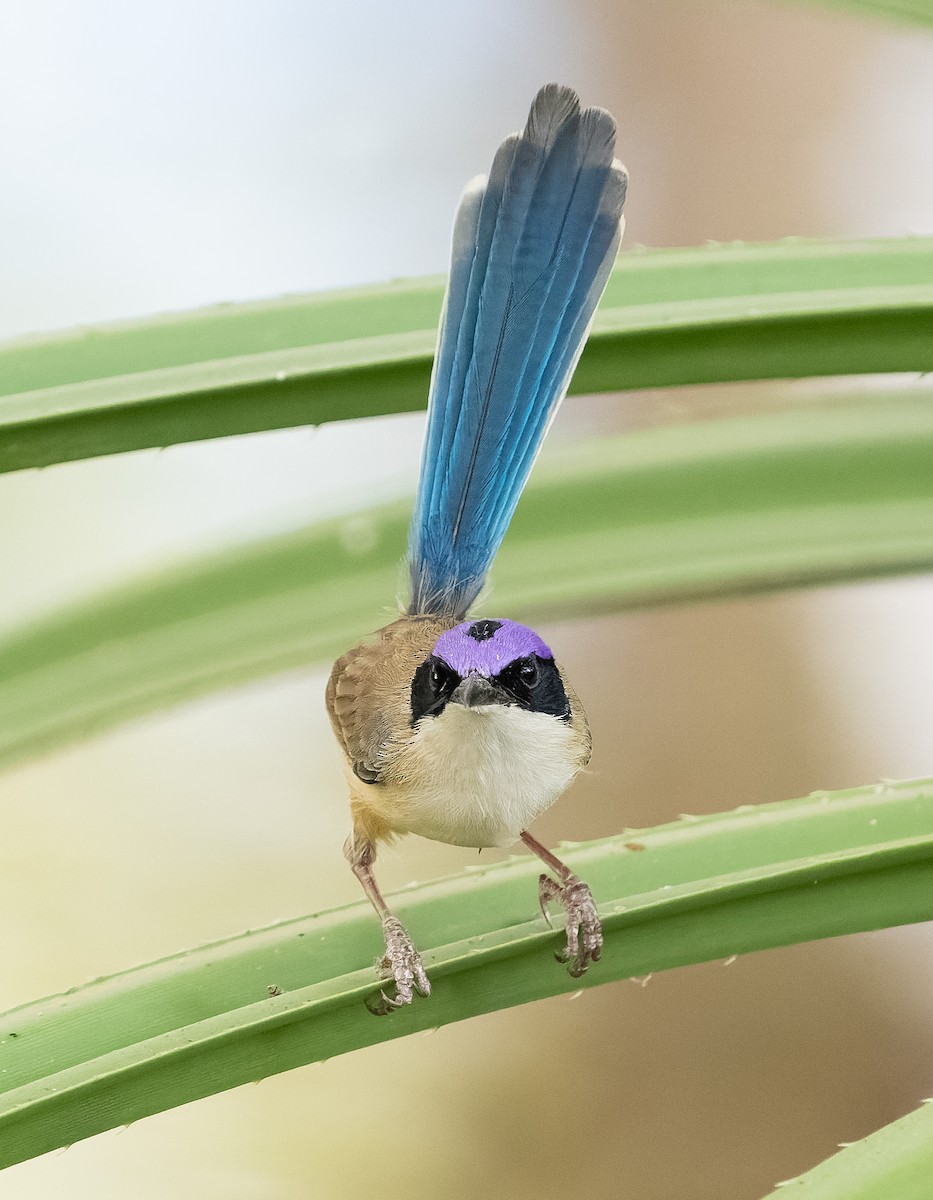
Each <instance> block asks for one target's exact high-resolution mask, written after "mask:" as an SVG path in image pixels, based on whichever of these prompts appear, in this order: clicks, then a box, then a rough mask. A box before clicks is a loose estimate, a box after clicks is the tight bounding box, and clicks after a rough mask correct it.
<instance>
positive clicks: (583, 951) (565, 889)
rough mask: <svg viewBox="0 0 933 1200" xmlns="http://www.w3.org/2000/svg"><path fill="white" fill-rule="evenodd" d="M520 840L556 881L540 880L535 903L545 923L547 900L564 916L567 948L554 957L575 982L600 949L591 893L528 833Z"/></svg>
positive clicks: (598, 954)
mask: <svg viewBox="0 0 933 1200" xmlns="http://www.w3.org/2000/svg"><path fill="white" fill-rule="evenodd" d="M521 839H522V841H523V842H524V843H525V845H526V846H527V847H528V849H529V850H532V851H534V853H535V854H537V856H538V858H540V859H541V861H542V862H543V863H544V864H545V866H546V867H547V868H548V869H549V870H550V871H553V872H554V874H555V875H556V876H557V879H556V881H555V880H554V879H552V878H551V877H550V875H542V876H541V877H540V879H539V880H538V901H539V903H540V904H541V911H542V912H543V913H544V918H545V920H546V921H547V922H548V924H550V923H551V918H550V917H549V916H548V911H547V906H548V902H549V901H551V900H556V901H557V903H558V904H560V905H561V907H562V908H563V910H564V912H565V913H566V914H567V946H566V948H565V949H564V950H559V951H558V952H557V954H556V956H555V957H556V958H557V961H558V962H563V963H567V969H568V971H569V972H570V974H571V975H572V976H573V977H574V979H577V978H579V977H580V976H581V975H582V974H583V973H584V971H585V970H586V969H587V967H588V966H589V965H590V963H591V962H599V958H600V955H601V954H602V950H603V931H602V926H601V925H600V923H599V914H598V913H597V911H596V904H595V903H594V901H593V894H592V892H591V891H590V889H589V885H588V884H585V883H584V882H583V880H582V879H580V878H579V876H577V875H575V874H574V873H573V871H571V869H570V868H569V867H568V866H567V864H566V863H562V862H561V861H560V859H559V858H558V857H557V855H556V854H552V853H551V852H550V850H548V848H547V846H542V845H541V843H540V842H539V841H538V839H537V838H533V837H532V836H531V834H530V833H529V832H528V831H527V830H524V831H523V832H522V834H521Z"/></svg>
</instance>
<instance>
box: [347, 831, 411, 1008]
mask: <svg viewBox="0 0 933 1200" xmlns="http://www.w3.org/2000/svg"><path fill="white" fill-rule="evenodd" d="M343 852H344V854H345V855H346V858H347V862H348V863H349V864H350V870H351V871H352V872H353V874H354V875H355V876H356V877H357V879H358V880H359V881H360V884H361V885H362V888H363V891H364V892H365V893H366V895H367V896H368V897H369V901H370V903H371V904H372V906H373V908H374V909H375V910H376V912H377V913H378V915H379V918H380V920H381V921H382V932H383V933H384V934H385V939H386V952H385V954H384V955H383V956H382V958H380V959H377V960H376V970H377V971H378V972H379V974H380V975H381V976H382V978H383V979H386V980H391V981H392V982H393V983H394V984H395V995H394V996H388V995H386V993H385V992H384V991H380V993H379V995H378V996H373V997H372V998H371V999H369V1000H367V1001H366V1007H367V1008H368V1009H369V1011H370V1012H372V1013H375V1014H376V1016H378V1017H383V1016H385V1015H386V1013H389V1012H391V1011H392V1009H393V1008H400V1007H401V1006H402V1005H403V1004H411V1001H412V995H413V989H416V990H417V991H418V993H419V994H420V995H422V996H430V994H431V984H430V983H429V981H428V977H427V975H426V974H425V970H424V965H423V963H422V962H421V955H420V954H419V953H418V951H417V950H416V949H415V947H414V945H413V944H412V940H411V938H410V937H409V936H408V931H407V930H406V929H405V927H404V925H402V922H401V921H400V920H399V919H398V917H396V916H394V915H393V914H392V912H391V910H390V908H389V906H388V905H387V904H386V902H385V900H384V899H383V898H382V892H380V891H379V885H378V884H377V883H376V877H375V875H374V874H373V863H374V862H375V859H376V847H375V846H374V845H373V843H372V842H370V841H366V840H363V839H355V838H353V837H352V836H351V837H349V838H347V842H346V845H345V846H344V848H343Z"/></svg>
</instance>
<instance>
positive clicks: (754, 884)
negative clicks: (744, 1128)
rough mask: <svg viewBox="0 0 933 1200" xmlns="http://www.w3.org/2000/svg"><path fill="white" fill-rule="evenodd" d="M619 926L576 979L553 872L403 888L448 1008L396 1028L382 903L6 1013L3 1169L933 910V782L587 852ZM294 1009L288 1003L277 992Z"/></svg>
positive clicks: (636, 836)
mask: <svg viewBox="0 0 933 1200" xmlns="http://www.w3.org/2000/svg"><path fill="white" fill-rule="evenodd" d="M565 858H566V860H567V861H568V862H569V863H570V864H571V866H572V867H573V868H574V870H576V871H578V872H579V873H580V874H581V876H582V877H583V878H585V879H586V880H588V882H589V883H590V885H591V887H592V889H593V893H594V896H595V898H596V900H597V903H598V905H599V908H600V912H601V914H602V917H603V922H604V932H605V935H606V944H605V949H604V954H603V959H602V961H601V962H600V963H599V964H598V965H596V966H594V967H593V968H592V969H591V970H590V972H589V973H588V975H587V976H585V977H584V978H583V979H581V980H573V979H571V978H570V976H569V975H568V974H567V973H566V971H565V970H563V969H562V968H561V967H559V966H558V965H557V964H556V963H555V962H554V961H553V959H552V951H554V950H555V949H557V948H559V946H560V943H561V935H560V933H559V932H555V931H552V930H549V929H548V928H547V926H546V925H545V923H544V921H543V920H542V919H541V917H540V916H536V915H535V908H536V891H537V888H536V879H537V875H538V871H539V864H538V863H537V860H533V859H529V858H523V859H515V860H512V861H510V862H508V863H500V864H497V865H492V866H489V867H485V868H481V869H478V870H473V871H469V872H465V873H464V874H462V875H459V876H457V877H455V878H451V879H446V880H442V881H440V882H436V883H431V884H427V885H423V886H420V887H414V888H411V889H408V890H406V891H405V892H404V893H402V894H400V895H399V896H398V897H397V898H396V901H395V906H396V909H397V911H398V913H399V915H400V916H401V917H402V919H403V920H404V921H405V922H406V924H407V925H408V927H409V929H410V931H411V933H412V936H413V938H414V939H415V942H416V943H417V945H418V946H419V947H420V949H421V950H422V953H423V955H424V958H425V962H426V965H427V967H428V970H429V973H430V975H431V979H432V985H433V989H434V990H433V994H432V996H431V997H430V999H427V1000H416V1002H415V1003H414V1004H413V1005H412V1006H411V1007H410V1008H408V1009H405V1010H399V1011H398V1012H395V1013H393V1014H391V1015H390V1016H389V1017H385V1018H377V1017H373V1016H372V1015H371V1014H370V1013H369V1012H368V1011H367V1010H366V1008H365V1007H364V1004H363V1000H364V998H365V997H366V996H367V995H370V994H372V993H373V991H374V976H373V968H372V963H373V959H374V957H375V956H376V955H377V954H378V952H379V949H380V940H379V939H380V930H379V924H378V922H377V920H376V918H375V917H374V915H373V913H372V911H371V909H369V907H368V905H366V904H365V903H360V904H354V905H350V906H348V907H346V908H341V909H337V910H335V911H333V912H327V913H321V914H318V915H316V916H312V917H305V918H301V919H298V920H294V921H289V922H286V923H284V924H281V925H276V926H273V927H271V928H269V929H265V930H260V931H257V932H252V933H247V934H243V935H242V936H240V937H237V938H232V939H230V940H228V941H224V942H219V943H215V944H214V945H211V946H206V947H204V948H202V949H200V950H196V951H188V952H185V953H183V954H180V955H177V956H175V957H172V958H168V959H164V960H162V961H160V962H157V963H153V964H151V965H149V966H146V967H140V968H138V969H137V970H133V971H128V972H125V973H124V974H121V975H115V976H113V977H111V978H108V979H102V980H98V981H96V982H94V983H92V984H88V985H86V986H84V987H81V988H77V989H74V990H73V991H71V992H69V993H66V994H65V995H62V996H55V997H52V998H50V999H47V1000H42V1001H38V1002H36V1003H35V1004H30V1005H26V1006H25V1007H23V1008H19V1009H16V1010H14V1011H12V1012H9V1013H6V1014H5V1015H3V1016H0V1080H2V1084H0V1087H2V1092H0V1165H9V1164H11V1163H14V1162H19V1161H21V1160H23V1159H25V1158H28V1157H31V1156H33V1155H36V1154H41V1153H43V1152H45V1151H47V1150H51V1149H53V1148H54V1147H56V1146H61V1145H64V1144H68V1143H70V1142H73V1141H76V1140H78V1139H80V1138H84V1137H89V1136H90V1135H91V1134H94V1133H97V1132H99V1131H101V1130H104V1129H109V1128H112V1127H113V1126H115V1125H120V1124H125V1123H127V1122H129V1121H135V1120H137V1119H138V1118H140V1117H143V1116H147V1115H149V1114H151V1113H155V1112H160V1111H162V1110H163V1109H165V1108H169V1107H172V1106H174V1105H178V1104H183V1103H186V1102H187V1101H189V1100H194V1099H197V1098H199V1097H202V1096H208V1095H211V1094H213V1093H215V1092H218V1091H221V1090H223V1089H225V1088H231V1087H235V1086H237V1085H238V1084H241V1083H245V1082H247V1081H248V1080H253V1079H261V1078H263V1077H264V1076H267V1075H271V1074H274V1073H276V1072H278V1071H285V1070H289V1069H290V1068H292V1067H296V1066H300V1065H302V1064H304V1063H308V1062H315V1061H319V1060H321V1059H324V1058H330V1057H332V1056H333V1055H335V1054H342V1053H346V1052H347V1051H349V1050H354V1049H357V1048H359V1047H362V1046H368V1045H372V1044H374V1043H376V1042H381V1041H386V1040H388V1039H390V1038H396V1037H401V1036H404V1035H406V1034H409V1033H412V1032H414V1031H416V1030H421V1029H427V1028H431V1027H437V1026H439V1025H445V1024H447V1023H449V1022H451V1021H457V1020H461V1019H463V1018H465V1017H469V1016H475V1015H477V1014H479V1013H486V1012H492V1011H495V1010H497V1009H502V1008H506V1007H509V1006H512V1005H516V1004H523V1003H526V1002H527V1001H530V1000H535V999H540V998H542V997H545V996H554V995H557V994H559V993H561V992H569V991H573V990H576V989H577V988H579V987H593V986H596V985H598V984H601V983H608V982H610V981H612V980H618V979H625V978H627V977H630V976H633V975H642V974H646V973H648V972H652V971H660V970H666V969H668V968H670V967H675V966H681V965H683V964H686V963H696V962H703V961H707V960H710V959H715V958H725V957H731V956H732V955H736V954H744V953H747V952H749V951H752V950H761V949H764V948H766V947H771V946H781V945H788V944H790V943H793V942H799V941H806V940H809V939H812V938H820V937H832V936H835V935H838V934H843V933H854V932H856V931H859V930H866V929H877V928H880V927H883V926H889V925H897V924H903V923H906V922H912V921H920V920H925V919H929V918H931V917H933V780H924V781H919V782H913V783H904V784H879V785H877V786H875V787H869V788H862V789H856V790H852V791H847V792H838V793H819V794H814V795H813V796H809V797H807V798H806V799H803V800H795V801H789V802H786V803H783V804H774V805H765V806H763V807H760V808H752V807H750V806H745V807H743V808H740V809H737V810H736V811H735V812H730V813H723V814H721V815H717V816H712V817H700V818H686V817H685V818H683V819H681V821H679V822H677V823H675V824H673V825H665V826H661V827H660V828H657V829H653V830H646V831H643V832H638V833H635V832H629V833H626V834H622V835H620V836H618V837H614V838H608V839H605V840H603V841H599V842H593V843H590V844H588V845H583V846H578V847H576V848H571V849H568V852H567V853H566V854H565ZM272 987H274V988H278V989H281V990H282V992H283V994H282V995H281V996H270V995H269V989H270V988H272Z"/></svg>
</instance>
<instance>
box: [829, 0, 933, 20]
mask: <svg viewBox="0 0 933 1200" xmlns="http://www.w3.org/2000/svg"><path fill="white" fill-rule="evenodd" d="M823 3H824V4H828V5H829V7H830V8H849V9H852V11H853V12H856V13H865V14H866V15H867V16H869V17H887V18H888V19H890V20H894V21H902V22H905V23H910V24H914V25H933V0H823Z"/></svg>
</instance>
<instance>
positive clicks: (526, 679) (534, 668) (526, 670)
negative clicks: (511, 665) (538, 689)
mask: <svg viewBox="0 0 933 1200" xmlns="http://www.w3.org/2000/svg"><path fill="white" fill-rule="evenodd" d="M518 673H519V675H520V677H521V681H522V683H523V684H524V685H525V687H530V688H532V687H534V685H535V684H536V683H537V682H538V663H537V660H536V659H534V658H526V659H524V660H523V662H522V665H521V666H520V667H519V669H518Z"/></svg>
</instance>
